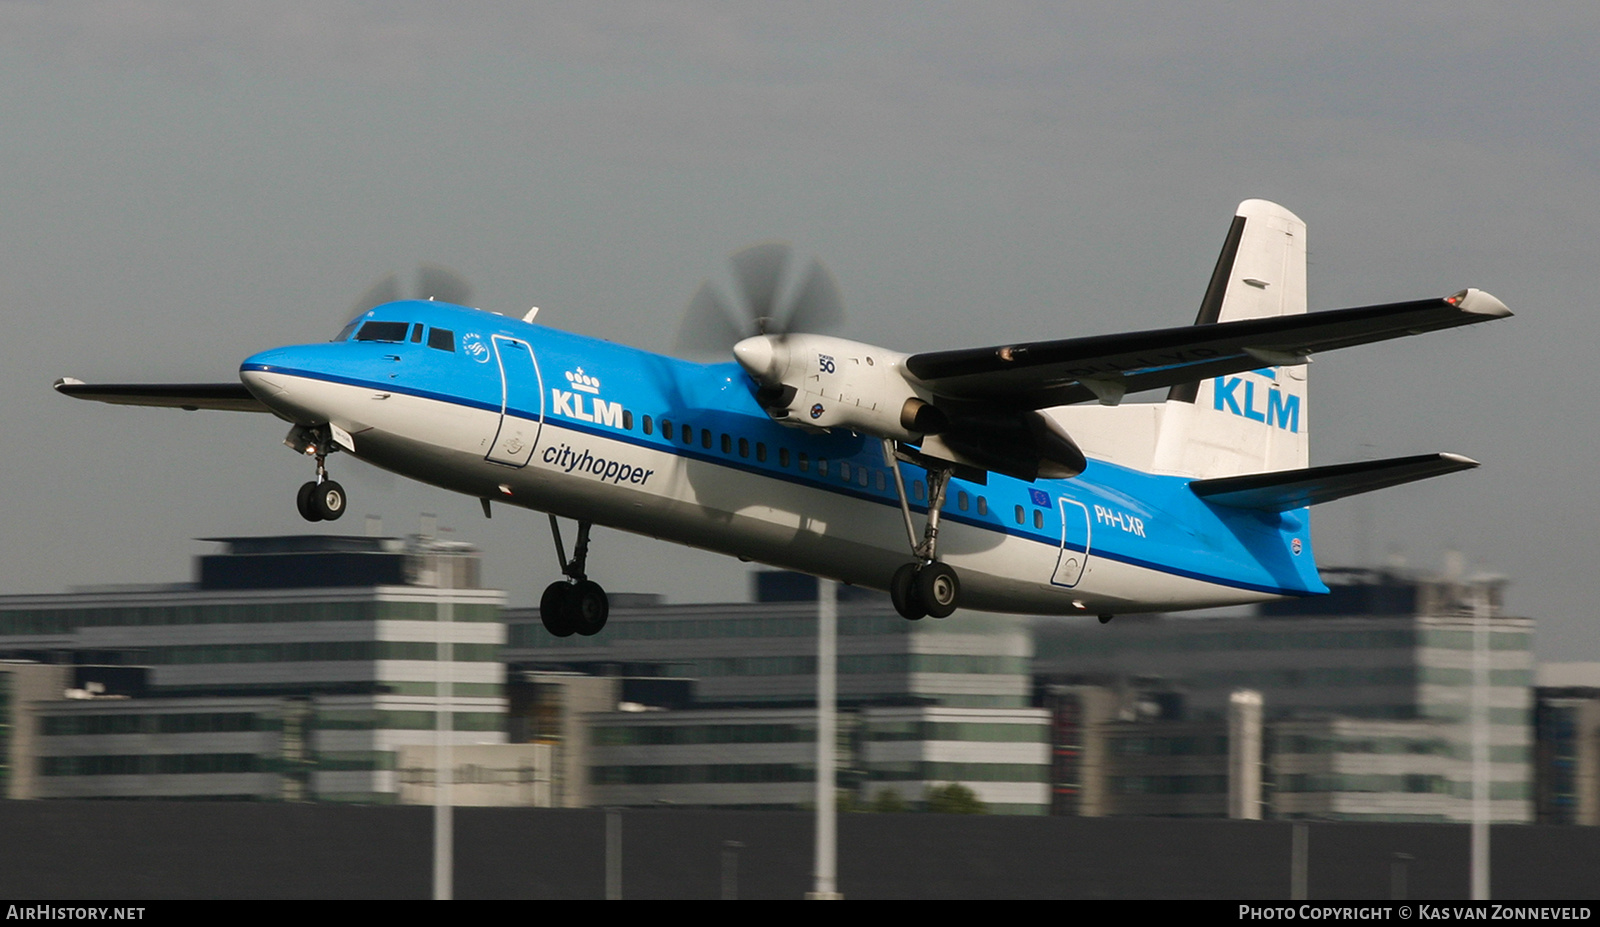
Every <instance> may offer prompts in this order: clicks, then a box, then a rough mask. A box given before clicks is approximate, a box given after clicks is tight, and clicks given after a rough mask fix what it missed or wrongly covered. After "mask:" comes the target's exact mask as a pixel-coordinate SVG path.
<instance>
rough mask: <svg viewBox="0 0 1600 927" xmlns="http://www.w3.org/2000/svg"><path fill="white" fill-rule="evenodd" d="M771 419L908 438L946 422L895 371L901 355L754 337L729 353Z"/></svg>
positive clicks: (827, 342) (821, 339)
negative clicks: (756, 388) (754, 385)
mask: <svg viewBox="0 0 1600 927" xmlns="http://www.w3.org/2000/svg"><path fill="white" fill-rule="evenodd" d="M733 354H734V357H735V358H737V359H738V361H739V364H740V366H742V367H744V369H745V370H746V371H747V372H748V373H749V374H750V376H751V377H752V378H753V379H754V380H755V381H756V383H757V384H758V385H759V386H760V387H761V389H760V391H759V392H758V393H757V396H756V398H757V399H758V400H759V401H760V402H761V405H762V407H763V408H764V409H766V411H767V414H768V415H770V416H772V418H773V419H774V420H775V421H779V422H782V423H784V424H785V425H794V426H797V427H800V428H815V429H830V428H847V429H849V430H851V431H855V432H860V433H862V434H869V435H874V436H877V437H880V438H892V439H894V440H896V441H916V440H918V439H920V438H921V437H922V436H923V435H925V434H934V433H937V432H939V431H942V430H943V429H944V426H945V425H946V424H947V422H946V421H945V420H944V416H943V415H942V414H941V413H940V411H939V410H938V409H937V408H935V407H934V406H933V405H932V403H931V401H930V400H931V399H932V397H931V396H929V395H925V394H923V393H919V392H918V391H917V390H916V389H914V388H913V387H912V386H911V384H910V383H908V382H906V378H905V376H904V374H903V373H902V371H903V369H904V366H903V364H904V361H905V359H906V355H905V354H901V353H898V352H896V351H888V350H885V349H883V348H879V347H875V346H873V345H870V344H862V343H860V342H857V341H846V340H845V339H843V338H832V337H829V336H826V335H800V334H796V335H781V336H780V335H758V336H757V337H754V338H746V339H745V340H743V341H741V342H739V343H738V344H737V345H735V346H734V348H733Z"/></svg>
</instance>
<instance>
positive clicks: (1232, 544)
mask: <svg viewBox="0 0 1600 927" xmlns="http://www.w3.org/2000/svg"><path fill="white" fill-rule="evenodd" d="M783 262H784V254H783V250H782V248H781V246H770V245H769V246H757V247H756V248H753V249H747V250H746V251H744V252H741V253H740V254H738V255H735V257H734V264H735V269H736V272H737V275H736V277H737V279H738V280H739V281H740V283H741V287H742V289H743V290H744V296H745V301H746V303H747V308H749V309H750V311H751V313H752V315H754V316H757V317H761V318H762V320H763V321H762V324H761V325H760V326H759V328H758V331H760V332H764V333H757V334H753V335H750V336H748V337H740V333H739V328H738V326H737V325H736V324H735V323H734V322H733V321H731V320H729V319H728V318H727V317H726V315H725V314H723V310H722V308H721V306H722V302H721V300H719V299H718V298H717V297H716V295H715V291H714V289H712V288H709V287H706V288H702V291H701V292H700V294H699V295H697V297H696V298H695V300H694V302H693V303H692V304H691V308H692V310H693V317H694V318H697V319H699V322H697V323H695V324H696V325H698V327H699V329H701V330H702V331H704V330H712V331H720V332H721V333H722V335H723V336H724V337H725V340H726V341H727V342H728V343H729V345H730V346H731V347H732V351H733V361H731V362H726V361H725V362H721V363H711V364H703V363H693V362H690V361H685V360H680V359H676V358H674V357H669V356H665V355H662V354H656V353H652V352H649V351H643V350H639V349H636V348H630V347H625V346H622V345H617V344H611V343H608V342H605V341H600V340H597V339H594V338H586V337H582V336H579V335H573V334H568V333H566V332H562V331H557V330H554V329H550V328H546V327H543V326H541V325H536V324H534V323H533V320H532V317H533V313H529V315H528V317H527V318H525V319H522V320H518V319H515V318H508V317H504V316H501V315H498V314H495V313H491V312H484V311H481V310H477V309H471V308H467V307H465V306H460V305H453V304H450V303H447V302H444V301H440V300H431V299H430V300H396V301H390V302H385V303H383V304H381V305H377V306H376V307H375V308H372V309H371V310H370V311H367V312H364V313H362V314H361V315H359V316H358V317H357V318H356V319H355V320H353V321H352V322H350V324H349V325H347V326H346V327H345V328H344V330H343V331H341V332H340V333H339V334H338V336H336V337H335V338H334V339H333V341H331V342H327V343H319V344H307V345H298V346H294V347H285V348H278V349H275V350H271V351H265V352H263V353H260V354H257V355H255V356H253V357H250V358H248V359H246V360H245V361H244V362H243V364H241V366H240V368H239V376H240V380H241V381H242V382H241V383H225V384H182V385H91V384H86V383H83V382H82V381H78V380H72V379H66V380H62V381H59V382H57V383H56V389H58V390H60V391H61V392H63V393H66V394H68V395H71V396H76V397H79V398H84V399H95V400H99V401H102V402H111V403H122V404H133V405H155V406H171V407H177V408H184V409H200V408H205V409H231V410H240V411H251V412H270V413H272V414H275V415H277V416H278V417H279V418H282V419H284V420H286V421H288V422H290V423H291V425H292V427H291V429H290V431H289V435H288V438H287V439H286V443H287V444H288V445H289V446H291V447H293V448H295V449H296V450H297V451H300V452H302V453H304V454H306V455H308V456H310V457H313V458H314V459H315V462H316V478H315V479H314V480H312V481H310V482H307V483H306V484H305V485H304V486H302V487H301V489H300V493H299V497H298V504H299V509H300V513H301V514H302V515H303V516H304V517H305V518H307V519H308V520H311V521H318V520H323V519H335V518H338V517H339V516H340V515H341V514H343V512H344V510H345V505H346V498H345V493H344V490H343V488H342V487H340V485H339V484H338V483H337V482H334V481H333V480H331V479H329V478H328V468H327V461H328V458H329V457H331V456H333V455H335V454H337V453H347V454H351V455H353V456H356V457H359V458H361V459H363V460H366V461H369V462H371V463H373V464H376V465H377V466H379V467H383V468H385V469H388V470H391V471H394V472H395V473H399V474H402V475H405V476H408V477H411V478H414V479H417V480H421V481H423V482H426V483H431V484H433V485H436V486H440V487H443V488H445V489H449V490H452V491H455V492H460V493H466V494H468V495H471V496H475V497H477V498H478V499H480V500H482V503H483V509H484V513H485V515H488V514H489V512H490V505H491V503H492V502H501V503H506V504H509V505H515V506H521V507H523V508H529V509H535V510H538V511H542V512H546V513H548V514H549V515H550V523H551V527H552V530H553V531H554V533H555V541H556V547H557V556H558V558H559V560H560V561H561V571H562V573H563V574H564V578H563V579H562V580H560V581H557V582H555V583H552V584H551V585H550V587H549V588H548V589H547V590H546V591H545V594H544V597H543V600H542V602H541V606H542V613H543V620H544V623H545V626H546V627H547V628H548V629H549V630H550V632H551V633H553V634H556V635H559V636H566V635H569V634H572V633H575V632H576V633H579V634H594V633H596V632H598V631H599V630H600V629H601V628H602V627H604V625H605V622H606V616H607V612H608V604H607V598H606V594H605V592H604V590H603V589H602V588H601V587H600V586H599V585H598V584H596V583H595V582H593V581H591V580H590V579H589V578H588V576H587V575H586V573H585V560H586V554H587V551H588V545H589V531H590V526H591V525H597V524H598V525H606V526H609V527H613V528H618V529H622V530H625V531H632V532H635V533H638V534H644V535H649V536H652V537H656V538H661V539H664V540H668V541H673V542H677V543H680V544H686V545H690V546H693V547H700V548H704V549H707V550H712V551H717V552H719V553H724V554H730V555H733V556H737V557H739V558H741V559H744V560H753V561H759V562H763V563H768V564H773V565H776V566H781V567H784V568H788V569H793V570H801V571H805V572H808V573H814V574H817V575H820V576H826V577H831V578H833V579H836V580H839V581H841V582H845V583H852V584H856V585H860V586H868V587H872V588H877V589H887V590H888V591H889V592H890V594H891V596H892V598H893V600H894V604H895V607H896V609H897V610H898V611H899V612H900V614H902V615H903V616H905V617H906V618H908V619H912V620H916V619H919V618H922V617H924V616H926V615H932V616H934V617H939V618H942V617H945V616H947V615H949V614H950V613H951V612H952V611H954V610H955V608H956V607H957V605H960V606H962V607H966V608H974V609H983V610H991V611H1002V612H1019V613H1031V614H1042V615H1043V614H1048V615H1097V616H1099V618H1100V620H1101V621H1103V622H1104V621H1109V620H1110V619H1111V616H1113V615H1115V614H1119V613H1133V612H1148V611H1165V610H1172V609H1185V608H1199V607H1208V606H1217V605H1228V604H1238V603H1247V602H1254V601H1261V600H1265V599H1271V598H1275V597H1281V596H1302V595H1312V594H1317V593H1324V592H1326V591H1327V589H1326V587H1325V586H1324V585H1323V583H1322V581H1321V580H1320V579H1319V577H1318V574H1317V569H1316V564H1315V561H1314V558H1313V556H1312V551H1311V530H1310V518H1309V515H1310V509H1309V507H1310V506H1312V505H1315V504H1317V503H1319V502H1326V501H1329V500H1332V499H1337V498H1341V497H1343V496H1347V495H1351V494H1355V493H1362V492H1368V491H1370V490H1374V489H1378V488H1382V487H1385V486H1392V485H1396V484H1399V483H1404V482H1408V481H1411V480H1416V479H1422V478H1424V477H1429V476H1434V475H1438V474H1442V473H1447V472H1451V471H1455V470H1461V469H1466V468H1470V467H1475V466H1477V464H1476V462H1474V461H1472V460H1469V459H1468V458H1465V457H1461V456H1457V455H1453V454H1428V455H1422V456H1416V457H1405V458H1398V459H1392V460H1378V461H1364V462H1361V463H1352V464H1342V465H1335V466H1321V467H1311V466H1309V460H1308V452H1307V438H1308V435H1309V430H1310V419H1309V414H1310V410H1309V408H1308V405H1307V393H1306V370H1307V368H1306V364H1307V363H1308V362H1309V361H1310V359H1311V355H1312V354H1314V353H1316V352H1319V351H1325V350H1331V349H1333V348H1342V347H1346V346H1350V345H1356V344H1364V343H1368V342H1374V341H1382V340H1385V339H1389V338H1396V337H1400V336H1403V335H1415V334H1420V333H1422V332H1426V331H1432V330H1435V329H1443V328H1451V327H1454V326H1459V325H1469V324H1473V323H1477V322H1484V321H1488V320H1490V319H1496V318H1503V317H1506V316H1509V315H1510V314H1511V313H1510V312H1509V311H1508V310H1507V309H1506V307H1505V305H1504V304H1502V303H1501V302H1500V301H1499V300H1497V299H1495V298H1494V297H1493V296H1490V295H1489V294H1487V293H1483V292H1481V291H1478V290H1472V289H1468V290H1462V291H1461V292H1459V293H1456V294H1455V295H1453V296H1450V297H1448V298H1443V299H1424V300H1418V301H1414V302H1404V303H1393V304H1386V305H1379V306H1368V307H1363V308H1354V309H1340V310H1333V311H1327V312H1317V313H1307V312H1306V288H1305V273H1306V239H1305V224H1304V223H1303V222H1302V221H1301V220H1300V219H1299V218H1297V217H1296V216H1295V215H1294V214H1292V213H1290V212H1289V211H1288V210H1286V209H1284V208H1282V207H1281V206H1278V205H1276V204H1273V203H1268V202H1265V201H1262V200H1248V201H1246V202H1244V203H1243V204H1241V205H1240V207H1239V209H1238V211H1237V215H1236V216H1235V217H1234V219H1233V223H1232V226H1231V227H1230V229H1229V232H1228V236H1227V239H1226V243H1225V245H1224V247H1223V250H1222V255H1221V257H1220V258H1219V260H1218V262H1217V265H1216V269H1215V271H1214V272H1213V275H1212V278H1211V283H1210V286H1209V287H1208V289H1207V291H1206V294H1205V298H1204V300H1203V301H1202V304H1201V308H1200V313H1199V317H1198V318H1197V319H1196V321H1195V324H1194V325H1192V326H1184V327H1180V328H1169V329H1162V330H1158V331H1148V332H1139V333H1135V334H1115V335H1100V336H1092V337H1079V338H1069V339H1065V340H1059V341H1042V342H1033V343H1019V344H1008V345H1000V346H996V347H986V348H973V349H964V350H954V351H939V352H932V353H923V354H910V355H907V354H903V353H899V352H896V351H892V350H888V349H885V348H880V347H875V346H872V345H867V344H860V343H856V342H852V341H846V340H843V339H841V338H836V337H831V336H828V335H824V334H816V333H806V332H801V331H795V330H793V329H802V328H807V327H810V328H818V327H821V326H822V325H823V324H825V323H827V322H830V321H832V320H835V319H836V318H837V317H838V314H839V311H838V299H837V295H836V293H837V291H836V288H835V287H834V286H833V284H832V278H831V277H829V276H828V275H827V274H826V272H825V271H822V270H821V268H820V266H819V265H812V270H811V273H810V274H809V275H808V276H807V277H806V278H805V279H804V281H802V282H801V283H799V284H798V285H793V286H791V287H790V289H791V290H793V291H794V292H795V293H796V295H795V296H794V297H793V298H792V299H791V300H789V304H790V305H792V307H793V309H792V312H791V313H790V318H791V322H792V324H791V325H790V326H788V327H789V328H790V329H791V330H790V331H789V332H788V333H779V332H777V331H776V330H774V329H773V328H772V327H771V323H770V322H766V321H765V317H768V316H770V315H772V314H773V313H772V310H773V309H774V308H775V306H776V304H777V296H778V294H779V293H780V283H781V280H780V275H781V271H782V264H783ZM691 327H694V326H691ZM1149 390H1166V391H1167V392H1166V398H1165V401H1159V402H1153V403H1128V404H1123V403H1122V402H1121V400H1122V398H1123V397H1124V396H1125V395H1127V394H1132V393H1139V392H1144V391H1149ZM557 516H560V517H563V518H568V519H573V520H575V521H577V523H578V532H577V539H576V545H575V548H574V551H573V556H572V557H571V558H570V559H569V558H568V557H567V555H566V552H565V548H564V547H563V545H562V540H561V533H560V530H559V528H558V527H557V522H556V517H557Z"/></svg>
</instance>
